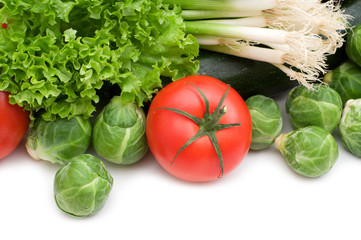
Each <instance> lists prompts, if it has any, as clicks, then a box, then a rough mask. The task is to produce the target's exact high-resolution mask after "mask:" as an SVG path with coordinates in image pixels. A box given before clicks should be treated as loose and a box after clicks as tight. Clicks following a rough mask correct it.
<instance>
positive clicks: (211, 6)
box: [163, 0, 351, 88]
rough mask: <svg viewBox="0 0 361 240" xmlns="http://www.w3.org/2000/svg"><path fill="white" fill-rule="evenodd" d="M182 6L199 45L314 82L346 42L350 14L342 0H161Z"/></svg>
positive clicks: (300, 79) (191, 31)
mask: <svg viewBox="0 0 361 240" xmlns="http://www.w3.org/2000/svg"><path fill="white" fill-rule="evenodd" d="M163 3H165V4H170V5H171V6H172V5H177V6H180V7H181V8H182V10H183V12H182V17H183V18H184V20H185V24H186V31H187V32H188V33H190V34H193V35H194V36H196V38H197V40H198V42H199V44H200V47H201V48H203V49H206V50H210V51H216V52H221V53H225V54H230V55H235V56H239V57H243V58H249V59H253V60H257V61H264V62H269V63H271V64H273V65H275V66H276V67H278V68H279V69H281V70H282V71H283V72H285V73H286V74H287V75H288V76H289V77H290V78H291V79H293V80H297V81H299V82H300V83H301V84H303V85H305V86H307V87H309V88H311V87H312V83H313V82H315V81H320V80H319V76H320V74H324V73H325V72H326V69H327V64H326V57H327V56H328V55H329V54H334V53H335V52H336V50H337V49H338V48H340V47H341V46H342V45H343V43H344V35H345V34H346V30H347V29H348V27H349V26H348V21H349V20H350V19H351V17H350V16H348V15H346V14H344V12H343V10H342V9H341V8H340V4H339V2H338V1H327V2H321V1H319V0H257V1H255V0H201V1H197V0H183V1H180V0H163Z"/></svg>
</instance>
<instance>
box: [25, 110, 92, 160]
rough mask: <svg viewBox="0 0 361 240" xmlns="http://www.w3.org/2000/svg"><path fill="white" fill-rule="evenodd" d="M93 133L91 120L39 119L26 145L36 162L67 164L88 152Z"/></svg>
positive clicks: (28, 136) (77, 118)
mask: <svg viewBox="0 0 361 240" xmlns="http://www.w3.org/2000/svg"><path fill="white" fill-rule="evenodd" d="M91 133H92V123H91V120H90V119H84V118H82V117H80V116H78V117H74V118H71V119H69V120H68V119H65V118H59V117H58V118H57V119H55V120H54V121H46V120H44V118H42V117H39V118H37V119H36V121H35V124H34V126H33V127H31V128H30V129H29V133H28V135H27V138H26V143H25V145H26V148H27V151H28V153H29V155H30V156H31V157H32V158H34V159H36V160H45V161H49V162H52V163H60V164H65V163H66V162H67V161H69V159H71V158H72V157H75V156H77V155H79V154H83V153H85V152H86V151H87V149H88V147H89V144H90V140H91Z"/></svg>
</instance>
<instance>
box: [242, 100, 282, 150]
mask: <svg viewBox="0 0 361 240" xmlns="http://www.w3.org/2000/svg"><path fill="white" fill-rule="evenodd" d="M246 104H247V107H248V109H249V112H250V114H251V118H252V142H251V147H250V148H251V149H252V150H261V149H265V148H268V147H269V146H271V145H272V143H273V141H274V140H275V138H276V137H277V136H278V135H279V134H280V132H281V130H282V123H283V122H282V112H281V108H280V106H279V105H278V104H277V102H276V101H275V100H273V99H272V98H269V97H265V96H263V95H255V96H252V97H250V98H248V99H247V100H246Z"/></svg>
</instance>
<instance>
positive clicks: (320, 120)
mask: <svg viewBox="0 0 361 240" xmlns="http://www.w3.org/2000/svg"><path fill="white" fill-rule="evenodd" d="M314 88H315V89H314V90H309V89H307V88H306V87H304V86H297V87H295V88H293V89H292V90H291V91H290V92H289V94H288V97H287V100H286V112H287V113H288V116H289V118H290V122H291V125H292V127H293V128H294V129H298V128H302V127H306V126H310V125H315V126H319V127H322V128H324V129H326V130H327V131H329V132H333V130H334V129H335V128H336V127H337V125H338V123H339V121H340V118H341V113H342V99H341V97H340V95H339V94H338V93H337V92H336V91H335V90H333V89H332V88H330V87H328V86H325V85H316V86H315V87H314Z"/></svg>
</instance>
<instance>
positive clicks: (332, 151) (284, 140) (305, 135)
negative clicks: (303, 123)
mask: <svg viewBox="0 0 361 240" xmlns="http://www.w3.org/2000/svg"><path fill="white" fill-rule="evenodd" d="M275 145H276V148H278V149H279V151H280V152H281V154H282V155H283V157H284V158H285V160H286V162H287V164H288V165H289V166H290V167H291V169H293V170H294V171H295V172H297V173H299V174H301V175H303V176H306V177H319V176H321V175H323V174H325V173H327V172H328V171H329V170H330V169H331V168H332V166H333V165H334V164H335V162H336V160H337V158H338V146H337V142H336V140H335V139H334V138H333V136H332V135H331V133H330V132H328V131H326V130H325V129H323V128H321V127H317V126H308V127H305V128H300V129H297V130H294V131H291V132H289V133H284V134H281V135H280V136H279V137H277V138H276V140H275Z"/></svg>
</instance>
